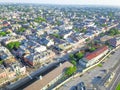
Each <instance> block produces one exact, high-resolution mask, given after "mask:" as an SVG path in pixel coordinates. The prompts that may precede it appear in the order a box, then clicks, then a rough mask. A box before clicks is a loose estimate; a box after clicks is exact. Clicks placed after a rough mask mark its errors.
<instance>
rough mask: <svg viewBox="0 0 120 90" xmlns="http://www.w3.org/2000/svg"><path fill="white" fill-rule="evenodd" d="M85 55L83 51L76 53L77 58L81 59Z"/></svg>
mask: <svg viewBox="0 0 120 90" xmlns="http://www.w3.org/2000/svg"><path fill="white" fill-rule="evenodd" d="M83 56H84V54H83V53H82V52H78V53H76V54H75V57H76V58H77V59H81V58H83Z"/></svg>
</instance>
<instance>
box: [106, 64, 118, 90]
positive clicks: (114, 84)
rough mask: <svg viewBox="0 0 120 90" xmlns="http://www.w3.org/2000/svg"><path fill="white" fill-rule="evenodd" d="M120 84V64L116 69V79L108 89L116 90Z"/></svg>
mask: <svg viewBox="0 0 120 90" xmlns="http://www.w3.org/2000/svg"><path fill="white" fill-rule="evenodd" d="M119 82H120V64H119V66H118V67H117V68H116V74H115V78H114V80H113V82H111V84H110V85H109V87H108V88H107V90H115V89H116V86H117V84H118V83H119Z"/></svg>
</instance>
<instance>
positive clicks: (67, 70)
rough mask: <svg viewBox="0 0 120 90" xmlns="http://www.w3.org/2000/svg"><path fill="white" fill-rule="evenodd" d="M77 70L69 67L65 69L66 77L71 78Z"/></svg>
mask: <svg viewBox="0 0 120 90" xmlns="http://www.w3.org/2000/svg"><path fill="white" fill-rule="evenodd" d="M76 70H77V68H76V67H75V66H74V67H69V68H67V69H66V72H65V75H67V76H71V75H72V74H74V73H75V72H76Z"/></svg>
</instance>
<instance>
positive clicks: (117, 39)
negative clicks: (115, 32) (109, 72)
mask: <svg viewBox="0 0 120 90" xmlns="http://www.w3.org/2000/svg"><path fill="white" fill-rule="evenodd" d="M108 43H109V44H110V45H111V46H113V47H117V46H119V45H120V36H119V37H115V38H112V39H110V40H109V41H108Z"/></svg>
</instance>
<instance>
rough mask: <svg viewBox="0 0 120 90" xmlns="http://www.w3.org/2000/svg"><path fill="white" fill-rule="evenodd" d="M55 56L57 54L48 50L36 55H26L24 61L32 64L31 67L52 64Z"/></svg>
mask: <svg viewBox="0 0 120 90" xmlns="http://www.w3.org/2000/svg"><path fill="white" fill-rule="evenodd" d="M54 56H55V53H54V52H53V51H51V50H47V51H44V52H40V53H39V52H36V53H30V54H26V55H25V56H24V61H25V62H27V63H29V64H31V65H33V66H34V65H36V64H41V65H42V64H43V63H46V62H50V61H51V60H52V58H53V57H54Z"/></svg>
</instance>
